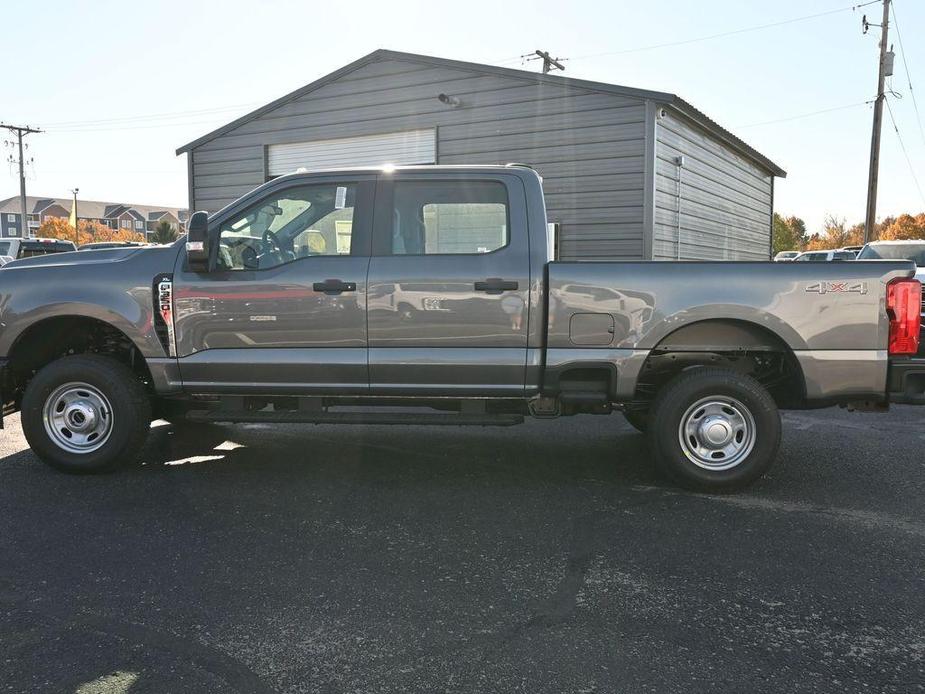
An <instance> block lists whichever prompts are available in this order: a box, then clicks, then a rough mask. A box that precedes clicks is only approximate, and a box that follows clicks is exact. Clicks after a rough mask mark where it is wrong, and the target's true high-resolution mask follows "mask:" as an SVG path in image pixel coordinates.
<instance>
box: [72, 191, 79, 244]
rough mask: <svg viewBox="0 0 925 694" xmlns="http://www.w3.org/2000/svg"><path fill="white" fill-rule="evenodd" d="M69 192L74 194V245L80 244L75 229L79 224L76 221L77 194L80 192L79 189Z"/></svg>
mask: <svg viewBox="0 0 925 694" xmlns="http://www.w3.org/2000/svg"><path fill="white" fill-rule="evenodd" d="M71 192H72V193H73V194H74V245H75V246H76V245H79V244H80V234H78V233H77V228H78V226H80V222H79V221H77V193H79V192H80V188H73V189H71Z"/></svg>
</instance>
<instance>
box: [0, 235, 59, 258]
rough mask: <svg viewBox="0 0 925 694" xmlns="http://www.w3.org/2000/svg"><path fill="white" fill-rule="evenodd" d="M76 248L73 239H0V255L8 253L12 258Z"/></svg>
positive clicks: (29, 256)
mask: <svg viewBox="0 0 925 694" xmlns="http://www.w3.org/2000/svg"><path fill="white" fill-rule="evenodd" d="M76 250H77V246H75V245H74V242H73V241H64V240H62V239H43V238H28V239H0V256H2V255H8V256H10V257H11V258H13V259H14V260H17V259H19V258H31V257H33V256H36V255H48V254H49V253H66V252H68V251H76Z"/></svg>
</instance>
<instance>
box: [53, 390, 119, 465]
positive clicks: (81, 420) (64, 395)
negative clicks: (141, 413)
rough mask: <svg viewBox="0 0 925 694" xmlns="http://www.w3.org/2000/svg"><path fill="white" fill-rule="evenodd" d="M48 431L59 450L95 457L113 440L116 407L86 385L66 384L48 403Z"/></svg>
mask: <svg viewBox="0 0 925 694" xmlns="http://www.w3.org/2000/svg"><path fill="white" fill-rule="evenodd" d="M42 419H43V420H44V423H45V431H46V433H47V434H48V436H49V438H50V439H51V440H52V441H53V442H54V443H55V445H56V446H58V447H59V448H61V449H63V450H65V451H68V452H70V453H92V452H93V451H96V450H98V449H99V448H101V447H102V446H103V444H105V443H106V441H108V440H109V435H110V434H111V433H112V407H111V406H110V404H109V400H107V399H106V396H105V395H103V394H102V393H101V392H100V391H99V390H97V389H96V388H94V387H93V386H91V385H88V384H86V383H65V384H64V385H62V386H59V387H58V388H56V389H55V390H54V392H52V394H51V395H49V396H48V398H47V399H46V400H45V407H44V408H43V411H42Z"/></svg>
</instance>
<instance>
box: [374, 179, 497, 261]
mask: <svg viewBox="0 0 925 694" xmlns="http://www.w3.org/2000/svg"><path fill="white" fill-rule="evenodd" d="M393 200H394V202H393V209H392V243H391V253H392V255H479V254H484V253H491V252H493V251H497V250H499V249H501V248H504V247H505V246H507V245H508V244H509V243H510V233H509V229H510V222H509V217H510V215H509V209H508V207H509V206H508V198H507V188H506V187H505V185H504V184H503V183H500V182H497V181H399V182H396V184H395V193H394V198H393Z"/></svg>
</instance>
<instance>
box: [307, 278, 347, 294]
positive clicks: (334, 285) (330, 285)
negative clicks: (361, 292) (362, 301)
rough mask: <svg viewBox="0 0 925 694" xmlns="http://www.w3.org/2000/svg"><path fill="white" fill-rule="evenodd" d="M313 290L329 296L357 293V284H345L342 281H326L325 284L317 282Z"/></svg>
mask: <svg viewBox="0 0 925 694" xmlns="http://www.w3.org/2000/svg"><path fill="white" fill-rule="evenodd" d="M312 289H314V290H315V291H316V292H324V293H325V294H328V295H333V294H340V293H341V292H355V291H356V290H357V284H356V282H344V281H342V280H325V281H324V282H315V283H314V284H313V285H312Z"/></svg>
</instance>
